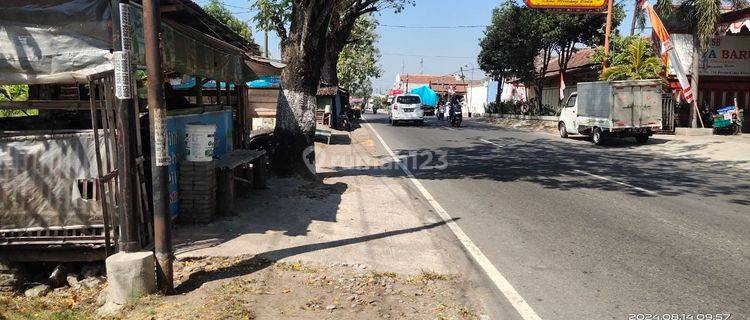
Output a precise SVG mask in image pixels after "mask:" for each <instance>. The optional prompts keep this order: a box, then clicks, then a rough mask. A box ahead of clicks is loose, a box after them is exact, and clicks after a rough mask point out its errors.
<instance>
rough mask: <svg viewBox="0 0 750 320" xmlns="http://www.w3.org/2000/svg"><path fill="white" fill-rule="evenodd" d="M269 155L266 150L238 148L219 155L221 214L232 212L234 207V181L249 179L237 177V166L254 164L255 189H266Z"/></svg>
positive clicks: (218, 179)
mask: <svg viewBox="0 0 750 320" xmlns="http://www.w3.org/2000/svg"><path fill="white" fill-rule="evenodd" d="M267 158H268V155H267V154H266V151H265V150H248V149H237V150H234V151H232V152H229V153H226V154H224V155H222V156H220V157H219V160H217V161H216V170H217V171H218V175H217V181H216V182H217V191H216V193H217V197H216V201H217V209H218V210H217V211H218V212H219V213H221V214H229V213H232V211H233V207H234V181H235V179H238V180H240V181H247V182H249V181H248V180H246V179H242V178H235V176H234V171H235V169H236V168H237V167H239V166H242V165H246V164H252V165H253V179H252V186H253V188H254V189H265V188H266V186H267V177H266V175H267V171H266V163H267V162H268V159H267Z"/></svg>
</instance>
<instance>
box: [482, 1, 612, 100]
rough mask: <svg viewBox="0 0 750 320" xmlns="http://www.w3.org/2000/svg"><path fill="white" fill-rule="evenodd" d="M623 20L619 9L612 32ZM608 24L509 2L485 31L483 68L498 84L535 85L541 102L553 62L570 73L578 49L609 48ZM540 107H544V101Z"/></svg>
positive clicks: (593, 16)
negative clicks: (504, 80)
mask: <svg viewBox="0 0 750 320" xmlns="http://www.w3.org/2000/svg"><path fill="white" fill-rule="evenodd" d="M624 16H625V12H624V9H623V8H622V6H621V5H617V6H616V7H615V9H614V14H613V19H612V21H613V29H615V28H617V26H618V25H619V23H620V21H622V18H623V17H624ZM605 22H606V16H605V15H602V14H596V13H592V14H575V15H570V14H558V13H551V12H548V11H541V10H534V9H530V8H527V7H520V6H519V5H518V4H517V3H516V2H514V1H506V2H505V3H503V4H502V5H501V6H500V7H499V8H496V9H495V10H494V11H493V15H492V23H491V24H490V25H489V26H488V27H487V29H486V30H485V36H484V38H482V40H481V43H480V46H481V48H482V50H481V52H480V54H479V57H478V60H479V66H480V68H481V69H482V70H484V71H485V72H487V73H489V74H490V75H491V76H492V77H493V78H495V79H498V80H500V79H501V78H506V77H513V78H516V79H518V80H519V81H520V82H523V83H527V84H528V83H533V84H534V91H535V92H536V95H537V97H541V93H542V91H543V86H544V83H543V81H542V80H543V78H544V75H545V74H546V73H547V70H548V68H549V63H550V61H551V60H552V59H553V58H555V57H557V58H558V60H557V61H558V66H559V69H560V70H561V72H562V73H565V71H566V70H567V68H568V63H569V62H570V59H571V57H572V56H573V54H574V53H575V51H577V50H578V49H577V48H579V47H580V46H593V45H596V44H600V43H602V42H604V27H605ZM498 96H499V93H498ZM537 103H538V106H539V107H541V100H537Z"/></svg>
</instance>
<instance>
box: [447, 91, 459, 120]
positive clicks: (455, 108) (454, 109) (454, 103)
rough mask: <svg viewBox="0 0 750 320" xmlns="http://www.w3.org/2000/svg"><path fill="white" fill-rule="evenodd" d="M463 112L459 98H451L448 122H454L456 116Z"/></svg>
mask: <svg viewBox="0 0 750 320" xmlns="http://www.w3.org/2000/svg"><path fill="white" fill-rule="evenodd" d="M460 110H461V105H460V102H459V101H458V97H455V96H454V97H453V98H451V102H450V103H449V104H448V121H449V122H450V121H453V117H455V116H456V114H457V113H458V112H460Z"/></svg>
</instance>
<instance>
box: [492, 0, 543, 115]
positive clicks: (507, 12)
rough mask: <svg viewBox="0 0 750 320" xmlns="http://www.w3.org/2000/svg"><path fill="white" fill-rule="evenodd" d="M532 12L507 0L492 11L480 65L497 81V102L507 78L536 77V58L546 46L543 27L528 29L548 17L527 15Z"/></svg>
mask: <svg viewBox="0 0 750 320" xmlns="http://www.w3.org/2000/svg"><path fill="white" fill-rule="evenodd" d="M530 13H533V12H530V11H529V12H526V9H523V8H521V7H519V6H518V5H516V4H515V2H513V1H506V2H505V3H503V4H502V5H501V6H500V7H498V8H495V9H494V10H493V11H492V23H491V24H490V25H489V26H487V29H486V30H485V31H484V37H483V38H482V39H481V41H480V43H479V46H480V47H481V51H480V52H479V56H478V62H479V68H480V69H482V70H483V71H484V72H486V73H487V74H488V75H489V76H490V77H492V78H493V79H494V80H496V81H497V82H498V88H497V89H498V90H497V95H496V96H495V102H496V103H500V96H501V95H502V83H503V80H504V79H506V78H509V77H514V78H516V79H517V80H519V81H521V82H530V81H532V80H533V79H534V69H535V68H534V57H535V56H536V55H537V53H538V52H539V51H541V50H542V49H543V48H544V47H547V46H546V45H545V44H544V39H545V38H544V33H543V32H541V31H543V30H542V29H544V28H538V29H539V30H531V31H530V30H529V28H537V27H541V26H543V25H544V24H545V20H532V19H527V18H525V17H524V14H530ZM524 35H527V36H524Z"/></svg>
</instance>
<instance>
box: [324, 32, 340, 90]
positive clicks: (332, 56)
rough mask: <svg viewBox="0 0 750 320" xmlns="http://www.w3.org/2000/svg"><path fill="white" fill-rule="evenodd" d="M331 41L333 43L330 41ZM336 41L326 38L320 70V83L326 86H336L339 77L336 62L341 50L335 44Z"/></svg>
mask: <svg viewBox="0 0 750 320" xmlns="http://www.w3.org/2000/svg"><path fill="white" fill-rule="evenodd" d="M332 40H333V41H332ZM335 42H336V40H334V39H332V38H330V37H329V38H328V42H327V45H326V49H325V57H324V58H323V68H322V70H321V75H320V82H321V83H324V84H325V85H327V86H334V87H335V86H338V85H339V75H338V67H337V66H338V62H339V55H340V54H341V49H340V48H338V47H339V45H338V44H337V43H335Z"/></svg>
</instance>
